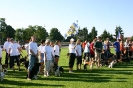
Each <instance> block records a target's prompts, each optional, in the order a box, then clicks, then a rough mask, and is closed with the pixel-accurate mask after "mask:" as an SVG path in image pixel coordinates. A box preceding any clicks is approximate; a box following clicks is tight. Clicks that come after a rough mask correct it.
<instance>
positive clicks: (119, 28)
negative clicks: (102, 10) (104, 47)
mask: <svg viewBox="0 0 133 88" xmlns="http://www.w3.org/2000/svg"><path fill="white" fill-rule="evenodd" d="M118 31H119V32H120V34H121V36H122V39H124V32H123V30H122V28H121V27H120V26H118V27H117V26H116V29H115V34H114V36H115V38H116V39H117V36H118Z"/></svg>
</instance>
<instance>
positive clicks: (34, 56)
mask: <svg viewBox="0 0 133 88" xmlns="http://www.w3.org/2000/svg"><path fill="white" fill-rule="evenodd" d="M35 41H36V37H35V36H31V42H30V43H29V67H28V78H27V80H31V79H30V71H31V70H32V68H33V67H34V64H35V63H37V60H38V46H37V43H36V42H35Z"/></svg>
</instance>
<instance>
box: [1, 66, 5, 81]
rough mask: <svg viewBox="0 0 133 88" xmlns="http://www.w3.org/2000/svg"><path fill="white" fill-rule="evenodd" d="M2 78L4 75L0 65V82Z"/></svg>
mask: <svg viewBox="0 0 133 88" xmlns="http://www.w3.org/2000/svg"><path fill="white" fill-rule="evenodd" d="M4 76H5V73H4V72H3V68H2V65H1V64H0V79H1V81H3V79H4Z"/></svg>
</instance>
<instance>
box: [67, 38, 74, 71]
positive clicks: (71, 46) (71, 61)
mask: <svg viewBox="0 0 133 88" xmlns="http://www.w3.org/2000/svg"><path fill="white" fill-rule="evenodd" d="M75 48H76V45H75V44H74V39H73V38H72V39H70V44H69V73H73V65H74V62H75V58H76V50H75Z"/></svg>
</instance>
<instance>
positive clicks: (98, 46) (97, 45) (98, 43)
mask: <svg viewBox="0 0 133 88" xmlns="http://www.w3.org/2000/svg"><path fill="white" fill-rule="evenodd" d="M94 46H95V47H96V48H100V49H101V50H99V49H95V51H96V52H102V48H103V44H102V42H100V41H96V42H95V44H94Z"/></svg>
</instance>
